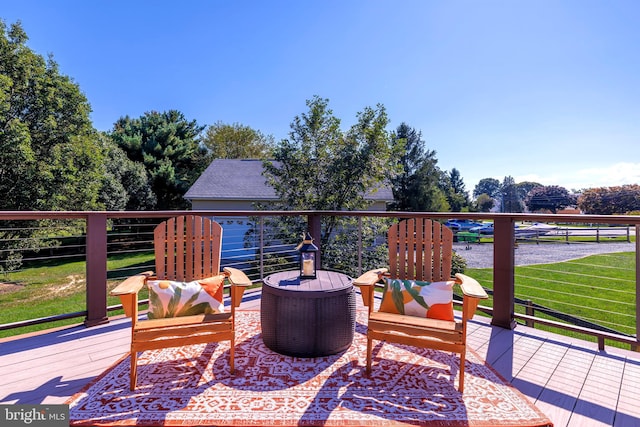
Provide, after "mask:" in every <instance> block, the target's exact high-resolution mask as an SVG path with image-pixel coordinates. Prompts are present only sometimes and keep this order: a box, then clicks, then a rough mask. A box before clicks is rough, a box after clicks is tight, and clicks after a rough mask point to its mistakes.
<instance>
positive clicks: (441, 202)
mask: <svg viewBox="0 0 640 427" xmlns="http://www.w3.org/2000/svg"><path fill="white" fill-rule="evenodd" d="M395 139H396V141H395V145H396V147H398V149H403V152H402V154H401V155H400V156H399V157H398V165H399V167H400V168H401V172H400V173H399V174H398V175H397V176H396V177H394V178H392V179H391V184H392V190H393V198H394V202H393V204H392V205H391V209H392V210H398V211H413V212H416V211H425V212H438V211H446V210H449V205H448V203H447V201H446V198H445V195H444V192H443V191H442V190H441V189H440V186H439V180H440V169H439V168H438V166H437V163H438V160H437V159H436V152H435V151H434V150H428V149H426V147H425V142H424V141H423V140H422V135H421V133H420V132H419V131H417V130H416V129H413V128H411V127H410V126H409V125H407V124H406V123H402V124H400V126H398V128H397V130H396V135H395Z"/></svg>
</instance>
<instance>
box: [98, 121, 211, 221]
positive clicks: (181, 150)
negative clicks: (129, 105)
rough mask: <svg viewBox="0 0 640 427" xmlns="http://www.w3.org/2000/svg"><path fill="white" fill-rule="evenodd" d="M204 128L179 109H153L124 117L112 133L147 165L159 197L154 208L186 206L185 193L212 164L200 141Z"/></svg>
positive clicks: (130, 153) (134, 158)
mask: <svg viewBox="0 0 640 427" xmlns="http://www.w3.org/2000/svg"><path fill="white" fill-rule="evenodd" d="M203 129H204V127H203V126H199V125H198V123H197V122H196V121H195V120H192V121H187V120H186V119H185V117H184V115H183V114H182V113H180V112H178V111H176V110H170V111H167V112H164V113H159V112H155V111H152V112H147V113H145V114H144V115H143V116H142V117H140V118H139V119H132V118H130V117H128V116H126V117H121V118H120V119H119V120H118V121H117V122H116V123H115V125H114V128H113V130H112V131H111V132H110V134H109V136H110V137H111V138H112V139H113V140H114V141H115V142H116V144H117V145H118V146H119V147H120V148H122V149H123V150H124V152H125V153H126V154H127V157H128V158H129V159H131V160H132V161H134V162H138V163H142V164H143V165H144V167H145V169H146V171H147V173H148V174H149V181H150V183H151V188H152V190H153V193H154V195H155V198H156V200H157V202H156V205H155V206H153V208H155V209H159V210H166V209H185V208H188V202H187V201H186V200H185V199H184V194H185V193H186V192H187V190H188V189H189V187H190V186H191V185H192V184H193V183H194V182H195V180H196V179H198V177H199V176H200V174H202V172H203V171H204V170H205V169H206V167H207V166H208V164H209V159H210V157H209V156H208V153H207V149H206V147H204V146H203V145H202V144H201V143H200V141H199V134H200V132H202V130H203ZM128 191H129V190H128Z"/></svg>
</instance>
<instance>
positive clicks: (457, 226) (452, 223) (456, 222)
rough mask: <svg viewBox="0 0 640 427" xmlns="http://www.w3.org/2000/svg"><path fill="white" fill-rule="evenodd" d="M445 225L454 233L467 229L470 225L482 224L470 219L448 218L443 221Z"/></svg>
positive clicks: (477, 225)
mask: <svg viewBox="0 0 640 427" xmlns="http://www.w3.org/2000/svg"><path fill="white" fill-rule="evenodd" d="M444 225H446V226H447V227H449V228H450V229H451V231H453V232H454V233H457V232H458V231H469V229H470V228H472V227H479V226H482V224H480V223H479V222H475V221H473V220H470V219H450V220H448V221H447V222H445V223H444Z"/></svg>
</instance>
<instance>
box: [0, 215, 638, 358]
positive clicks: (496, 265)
mask: <svg viewBox="0 0 640 427" xmlns="http://www.w3.org/2000/svg"><path fill="white" fill-rule="evenodd" d="M179 214H198V215H203V216H211V217H214V218H215V219H216V220H217V221H219V222H221V223H222V224H223V228H224V229H225V236H224V239H223V242H224V243H223V246H224V245H225V244H226V245H227V246H226V248H224V251H223V259H224V261H223V262H224V263H226V265H235V266H238V267H242V268H245V269H248V270H249V271H250V272H251V275H250V277H251V278H252V279H254V280H256V281H259V280H260V279H261V278H262V277H264V276H265V275H266V274H268V273H270V272H273V271H277V269H288V268H292V265H291V264H287V263H286V260H287V257H286V256H285V255H286V254H290V253H291V252H292V250H293V247H294V246H295V245H296V244H297V243H298V242H297V241H295V240H288V241H286V240H283V238H282V235H280V234H279V235H275V234H274V229H273V228H271V226H270V225H269V224H270V223H271V222H272V220H273V219H274V218H285V217H286V218H289V219H292V220H294V221H297V222H298V225H301V226H302V227H305V226H306V227H307V228H308V230H309V231H310V232H311V234H312V236H314V237H315V236H320V235H321V234H322V233H323V232H325V231H326V230H324V229H323V225H322V224H323V218H324V217H345V218H350V219H352V220H353V221H352V223H351V225H349V227H352V229H350V230H349V231H350V233H349V236H350V238H351V242H352V243H354V244H355V246H354V247H355V251H356V253H355V254H352V255H353V260H351V261H350V263H349V268H350V271H348V273H349V274H352V275H355V274H359V273H361V272H362V271H363V269H366V268H369V267H370V266H368V265H367V255H368V251H370V250H371V245H372V244H371V241H370V239H371V238H372V237H371V233H370V232H371V230H370V229H368V228H367V227H370V226H369V225H363V221H364V220H369V219H372V218H378V219H387V220H389V221H391V220H394V219H397V218H403V217H408V216H412V217H415V216H419V217H428V218H431V219H435V220H441V221H446V220H447V219H450V218H453V217H455V218H461V219H472V220H476V221H493V223H494V234H493V236H492V237H493V243H492V244H493V263H492V266H491V268H492V275H491V277H492V282H493V283H492V294H493V299H492V301H493V304H492V307H483V311H484V312H486V313H487V314H488V315H490V316H491V317H492V324H493V325H496V326H500V327H503V328H513V327H514V326H515V324H516V320H523V321H525V322H526V323H527V324H529V325H532V326H533V325H536V324H541V325H546V326H550V327H553V328H561V329H569V330H572V331H575V332H578V333H580V334H586V335H592V336H595V337H597V339H598V342H599V346H600V347H601V348H603V347H604V344H605V340H613V341H617V342H621V343H625V344H629V345H630V346H631V347H632V348H634V349H637V348H638V339H637V337H638V328H639V326H638V325H640V309H639V304H640V298H638V296H639V295H640V268H639V266H640V255H639V254H640V250H639V246H640V243H639V242H638V240H637V239H635V238H633V236H637V235H638V232H639V230H640V217H638V216H625V215H616V216H608V215H607V216H604V215H551V214H509V213H502V214H478V213H450V212H438V213H433V212H421V213H406V212H379V211H367V212H354V211H350V212H344V211H154V212H149V211H145V212H138V211H136V212H7V211H5V212H0V231H1V230H2V229H5V230H6V229H10V228H11V227H13V226H16V225H15V224H17V223H15V221H26V220H35V221H38V222H39V223H43V222H44V223H46V224H51V223H55V222H56V221H58V222H63V223H65V224H66V223H68V222H69V221H75V222H76V224H78V229H79V231H78V233H77V235H73V233H71V235H69V234H68V235H67V236H65V238H66V239H71V240H73V242H71V243H67V245H66V249H71V250H70V252H71V253H68V252H69V251H67V252H64V251H61V250H60V246H59V245H58V246H56V245H51V247H49V248H48V249H45V250H42V249H41V250H40V251H37V250H35V248H28V246H25V245H22V247H23V250H24V251H27V252H29V251H30V253H32V255H33V254H37V256H34V259H35V258H38V260H44V259H47V258H52V257H76V258H77V257H78V256H81V257H84V260H85V262H86V273H85V279H86V308H85V310H82V311H79V312H75V313H59V314H56V315H54V316H47V317H45V318H37V319H28V320H24V321H19V322H13V323H11V324H6V323H5V324H3V325H0V330H3V329H9V328H14V327H20V326H26V325H28V324H35V323H41V322H45V321H51V320H60V319H65V318H71V317H78V316H82V317H84V323H85V325H86V326H93V325H97V324H101V323H105V322H108V321H109V317H108V313H109V311H110V310H111V309H115V308H117V307H109V306H108V304H107V294H108V290H107V286H106V285H105V284H106V283H107V282H108V281H109V280H111V281H113V280H117V279H119V278H123V277H126V276H128V275H130V274H133V272H135V271H134V270H139V269H141V268H144V266H135V268H134V267H127V268H124V269H112V270H109V269H108V266H107V265H108V263H107V261H108V260H109V259H110V257H113V256H116V255H122V254H126V253H129V254H131V253H136V252H140V253H144V252H146V251H149V249H150V248H151V245H152V243H153V242H152V240H153V238H152V227H153V224H155V223H157V222H159V221H162V220H164V219H165V218H167V217H170V216H175V215H179ZM522 221H528V222H546V223H562V224H564V226H565V229H568V228H569V226H570V225H581V224H591V225H599V226H601V229H602V230H607V227H609V226H619V227H626V230H627V232H626V234H625V235H624V237H623V240H625V241H634V240H635V295H630V296H628V299H629V301H628V302H627V303H628V304H634V305H635V310H634V312H635V331H633V332H632V333H626V334H620V333H616V332H610V331H607V330H606V328H596V329H594V328H590V327H585V326H581V325H578V326H576V325H571V324H568V323H566V322H560V321H557V320H553V319H549V318H548V317H545V318H542V317H540V316H537V315H535V314H536V313H537V312H538V311H531V310H528V311H526V310H520V312H519V311H517V310H516V306H517V303H516V301H517V299H516V297H515V288H516V283H515V274H514V272H515V267H516V266H515V253H516V252H515V251H516V247H517V245H518V234H517V233H516V228H515V224H516V223H517V222H522ZM247 227H250V228H251V233H247ZM365 228H366V229H365ZM66 229H67V230H68V229H69V228H68V227H67V228H66ZM384 230H385V228H384V227H380V230H375V231H376V232H375V233H374V237H373V239H374V241H377V242H378V243H383V242H384V241H385V240H386V239H385V236H384ZM596 230H599V229H596ZM297 231H300V232H301V231H303V230H297ZM41 234H42V235H43V236H44V237H43V238H44V239H46V238H47V236H46V232H45V233H41ZM295 234H296V233H294V235H295ZM132 235H135V238H132ZM297 235H299V233H297ZM605 235H606V233H603V232H601V231H597V241H602V240H603V236H605ZM363 236H366V238H365V240H367V239H368V240H367V242H366V243H365V242H364V240H363ZM74 239H75V240H74ZM560 240H561V241H562V239H560ZM564 241H565V243H566V242H569V239H568V233H567V237H565V239H564ZM539 242H540V239H537V240H536V243H539ZM316 243H318V244H319V243H320V242H319V241H316ZM374 244H375V243H374ZM483 244H491V243H483ZM74 247H75V251H74V250H73V248H74ZM25 248H26V249H25ZM320 249H321V254H322V249H323V248H322V247H321V248H320ZM540 250H541V251H544V250H545V245H540ZM45 251H48V252H49V254H50V255H49V256H47V255H46V254H44V253H43V252H45ZM78 254H80V255H78ZM34 259H32V261H33V260H34ZM149 267H150V268H148V269H153V267H152V265H150V266H149ZM323 267H329V268H331V267H332V266H329V265H325V264H323ZM344 268H345V267H344V266H342V267H341V269H343V270H344ZM568 291H570V290H568ZM613 309H615V307H611V310H613Z"/></svg>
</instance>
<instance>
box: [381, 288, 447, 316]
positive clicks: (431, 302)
mask: <svg viewBox="0 0 640 427" xmlns="http://www.w3.org/2000/svg"><path fill="white" fill-rule="evenodd" d="M454 284H455V282H454V281H446V282H420V281H417V280H399V279H387V281H386V283H385V288H384V294H383V296H382V302H381V303H380V311H384V312H387V313H397V314H406V315H409V316H417V317H427V318H430V319H440V320H449V321H453V285H454Z"/></svg>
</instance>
